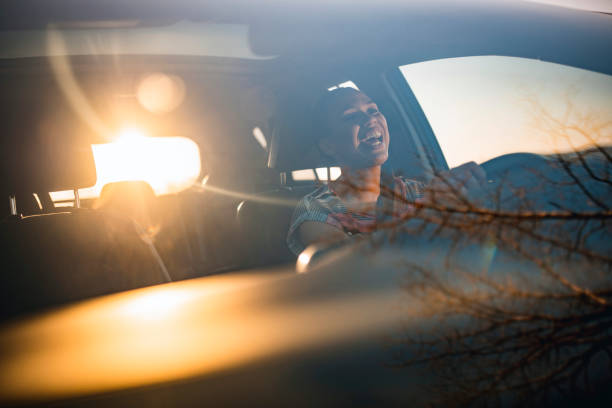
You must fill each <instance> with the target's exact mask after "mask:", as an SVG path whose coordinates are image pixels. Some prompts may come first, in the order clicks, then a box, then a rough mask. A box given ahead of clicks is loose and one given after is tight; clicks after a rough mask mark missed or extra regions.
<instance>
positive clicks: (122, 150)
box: [51, 128, 200, 201]
mask: <svg viewBox="0 0 612 408" xmlns="http://www.w3.org/2000/svg"><path fill="white" fill-rule="evenodd" d="M92 149H93V154H94V160H95V163H96V171H97V175H98V180H97V182H96V184H95V185H94V186H93V187H89V188H85V189H80V190H79V195H80V197H81V198H96V197H99V196H100V192H101V191H102V188H103V187H104V185H106V184H108V183H114V182H117V181H144V182H146V183H148V184H149V185H150V186H151V187H152V188H153V191H154V192H155V194H156V195H163V194H173V193H177V192H179V191H182V190H184V189H186V188H188V187H189V186H191V185H192V184H193V183H194V182H195V181H196V180H197V178H198V176H199V175H200V151H199V148H198V145H197V144H196V143H195V142H193V141H192V140H191V139H188V138H185V137H148V136H146V135H144V134H143V133H142V132H141V131H140V130H138V129H135V128H126V129H123V130H122V131H121V132H120V133H119V137H118V138H117V140H116V141H114V142H111V143H105V144H94V145H92ZM51 198H52V200H53V201H65V200H72V199H73V198H74V195H73V192H72V191H57V192H52V193H51Z"/></svg>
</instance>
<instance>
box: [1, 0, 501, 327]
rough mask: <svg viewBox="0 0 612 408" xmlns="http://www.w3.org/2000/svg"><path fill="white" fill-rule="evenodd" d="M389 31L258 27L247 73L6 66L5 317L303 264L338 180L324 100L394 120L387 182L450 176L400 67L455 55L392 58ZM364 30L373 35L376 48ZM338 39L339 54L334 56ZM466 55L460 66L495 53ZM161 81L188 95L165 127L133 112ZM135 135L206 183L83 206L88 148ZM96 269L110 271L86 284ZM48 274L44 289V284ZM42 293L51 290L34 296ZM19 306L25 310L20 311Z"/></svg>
mask: <svg viewBox="0 0 612 408" xmlns="http://www.w3.org/2000/svg"><path fill="white" fill-rule="evenodd" d="M311 12H312V10H311ZM451 12H452V10H451ZM379 17H380V19H378V20H377V19H373V20H372V21H370V22H368V23H367V24H365V25H364V24H360V25H359V26H358V27H352V28H351V30H352V31H351V30H349V31H347V32H346V33H342V31H341V28H342V27H340V26H338V24H337V23H336V21H334V20H333V19H331V20H330V21H327V20H325V19H320V20H316V19H315V20H313V21H317V24H322V29H321V30H318V29H317V26H316V24H315V25H313V24H303V25H302V26H300V27H297V28H296V29H295V30H293V32H292V36H291V38H283V36H282V32H283V31H284V30H286V28H287V27H285V26H283V24H280V23H279V22H278V21H276V22H275V24H273V25H271V26H268V21H267V20H265V19H264V20H262V21H260V22H259V24H251V25H250V27H249V36H248V40H249V46H250V48H251V49H252V51H253V53H254V55H256V56H258V57H256V58H251V59H245V58H230V57H222V56H214V55H212V56H195V55H194V56H188V55H147V54H146V53H145V54H143V55H121V54H120V55H103V54H102V55H99V54H92V55H73V56H70V58H69V64H68V66H69V67H68V69H65V70H64V71H61V70H59V71H58V66H59V67H62V66H64V65H66V58H62V57H61V56H51V57H46V56H30V57H27V58H3V59H2V60H1V61H0V71H1V73H2V74H1V75H0V81H2V88H3V89H4V90H5V92H3V94H2V96H1V98H2V100H1V102H0V103H1V105H2V109H3V113H4V115H3V116H4V117H5V123H7V128H6V131H5V136H4V137H3V138H2V143H3V152H4V157H3V170H2V174H3V177H2V180H3V186H2V189H3V190H2V191H3V192H4V195H5V197H6V198H5V199H6V200H7V206H6V207H5V208H6V209H7V211H6V212H5V217H4V219H3V221H2V223H1V228H0V229H1V231H2V236H3V244H4V245H3V251H4V253H5V256H6V257H10V258H7V259H11V264H13V265H15V264H16V265H22V267H23V270H24V271H23V272H15V274H16V278H15V279H11V280H9V281H8V284H7V285H5V286H3V289H2V290H3V291H4V293H5V294H6V296H3V299H4V300H3V302H6V303H7V304H9V303H11V304H15V305H17V303H19V306H18V308H19V310H11V309H10V308H9V309H6V310H9V311H8V312H7V313H8V316H13V315H14V314H15V313H17V312H20V313H21V312H24V313H25V312H29V311H31V310H34V309H36V308H40V307H44V306H48V305H51V304H58V303H63V302H67V301H72V300H76V299H83V298H86V297H90V296H94V295H100V294H103V293H110V292H115V291H120V290H125V289H129V288H136V287H141V286H146V285H150V284H155V283H161V282H165V281H168V280H181V279H187V278H192V277H198V276H204V275H209V274H216V273H221V272H227V271H233V270H240V269H244V268H252V267H264V266H265V267H268V266H272V265H280V264H287V263H292V262H294V261H295V256H294V255H293V254H291V253H290V252H289V250H288V248H287V246H286V244H285V236H286V232H287V229H288V225H289V221H290V218H291V214H292V212H293V208H294V206H295V204H296V203H297V201H298V200H299V199H300V198H301V197H303V196H304V195H305V194H307V193H309V192H310V191H312V190H314V189H315V188H316V187H317V185H318V183H321V182H325V179H326V178H327V179H329V175H330V169H331V168H333V167H334V166H335V165H336V163H333V162H331V161H330V160H329V159H328V158H325V157H323V155H321V154H320V152H318V150H317V149H316V147H315V146H313V143H312V138H311V137H310V135H309V133H310V129H311V125H312V124H311V123H310V117H309V112H310V108H311V106H312V104H313V102H314V101H315V100H316V98H317V97H318V96H319V95H320V94H321V93H322V92H324V91H325V90H326V89H328V88H330V87H333V86H338V85H339V84H342V83H345V82H346V81H352V83H354V84H356V85H357V86H358V87H359V88H360V89H362V90H363V91H364V92H365V93H367V94H368V95H369V96H371V97H372V98H373V100H375V101H376V102H377V103H378V105H379V107H380V109H381V110H382V111H383V112H384V114H385V116H386V117H387V120H388V123H389V128H390V134H391V135H392V141H391V146H390V159H389V160H388V162H387V163H386V164H385V166H386V167H387V170H388V171H392V172H394V173H395V174H399V175H404V176H408V177H411V178H416V179H420V180H422V181H426V180H427V179H428V178H429V177H431V173H432V171H434V170H446V169H447V165H446V161H445V159H444V156H443V155H442V152H441V150H440V147H439V146H438V144H437V142H436V139H435V136H434V135H433V132H432V129H431V127H430V125H429V123H428V122H427V120H426V119H425V116H424V114H423V112H422V110H421V108H420V107H419V104H418V103H417V101H416V98H415V96H414V94H413V93H412V91H411V89H410V87H409V85H408V84H407V83H406V81H405V80H404V78H403V77H402V76H401V73H400V72H399V70H398V69H397V67H398V66H399V65H401V64H406V63H407V62H410V61H408V60H409V59H412V60H415V61H418V60H425V59H434V58H437V57H442V56H444V57H449V56H452V52H450V54H449V49H453V48H452V47H453V46H454V44H453V42H452V41H451V42H450V43H448V44H444V46H441V47H439V48H435V47H431V48H430V49H427V50H425V49H420V48H418V47H417V48H416V49H415V48H414V45H413V44H412V43H406V44H398V46H397V49H395V50H394V51H393V52H389V50H388V47H386V46H385V44H388V43H389V42H390V41H394V40H395V39H396V38H397V36H398V35H400V36H402V35H407V36H409V35H410V32H411V31H410V30H411V27H404V25H403V24H397V23H399V22H400V21H399V20H398V19H397V18H395V17H393V16H392V15H391V14H387V15H384V18H385V19H383V18H382V17H383V15H382V14H381V16H379ZM436 18H437V17H436ZM440 18H444V16H442V17H440ZM221 20H222V19H221ZM381 21H386V24H382V23H381ZM173 23H175V22H174V21H164V22H162V23H160V24H162V25H163V24H173ZM462 24H463V23H462ZM464 24H469V21H467V22H466V23H464ZM387 26H388V27H389V28H388V29H387V28H386V27H387ZM398 27H401V28H399V30H400V31H398ZM323 28H324V29H323ZM369 30H376V31H377V33H378V35H377V36H368V34H367V33H368V31H369ZM330 32H332V33H334V34H335V35H334V36H333V37H332V38H333V41H332V40H330V41H325V40H324V37H325V36H326V35H328V34H329V33H330ZM508 32H512V31H511V30H510V31H508ZM326 33H327V34H326ZM470 35H471V34H470ZM501 35H505V34H503V33H502V34H501ZM356 38H358V39H359V41H357V40H356ZM466 44H469V45H466V46H465V47H467V48H465V47H464V48H462V49H461V50H460V51H454V52H456V53H461V55H472V54H473V55H478V54H482V53H488V54H491V53H494V52H495V50H494V49H490V48H486V46H483V45H481V44H479V43H474V45H472V43H469V42H467V41H466ZM483 47H485V48H483ZM363 49H367V50H368V52H367V59H366V60H364V52H363V51H362V50H363ZM408 55H410V58H408V57H407V56H408ZM62 64H63V65H62ZM64 68H65V67H64ZM156 72H161V73H165V74H169V75H173V76H176V77H178V78H180V80H181V81H182V82H183V83H184V86H185V97H184V100H183V101H182V103H181V104H180V105H179V106H178V107H177V108H176V109H174V110H172V111H171V112H165V113H163V114H156V113H152V112H150V111H147V110H146V109H143V107H142V106H140V105H139V103H138V100H137V98H136V97H135V96H134V87H135V84H137V83H138V81H139V80H140V79H141V78H142V77H143V76H144V75H147V74H150V73H156ZM92 112H93V113H95V115H92ZM92 116H95V117H92ZM126 121H128V122H130V123H145V124H146V128H147V132H148V134H150V136H153V137H157V136H162V137H168V136H182V137H186V138H189V139H191V140H193V141H194V142H195V143H196V144H197V146H198V148H199V154H200V158H201V171H200V175H199V177H198V179H197V181H196V182H195V183H193V185H192V186H191V187H190V188H188V189H185V190H183V191H180V192H177V193H173V194H165V195H160V194H156V193H155V192H153V191H152V190H151V188H150V186H147V185H146V184H143V183H142V182H139V181H138V180H126V181H119V182H115V183H111V184H109V185H107V186H105V187H104V190H103V191H102V193H101V195H100V197H97V198H84V197H83V198H80V197H79V196H78V194H76V192H77V190H78V189H79V188H84V187H90V186H92V185H93V184H95V181H96V180H95V177H94V173H95V166H94V163H93V160H92V157H91V150H90V149H87V146H88V145H92V144H100V143H106V142H108V138H107V135H104V134H103V133H104V132H100V129H99V128H100V123H102V124H103V125H104V126H105V127H106V128H108V129H114V130H116V129H119V128H120V127H121V126H122V125H123V124H124V123H125V122H126ZM255 129H257V130H258V132H259V134H260V138H259V140H258V139H257V138H256V137H253V135H254V131H255ZM261 138H263V139H264V140H263V143H262V141H261ZM305 169H306V170H308V169H311V170H312V172H311V174H312V175H313V176H314V177H312V178H311V179H310V180H300V179H297V178H294V177H293V176H292V175H293V172H294V171H298V170H305ZM315 169H320V170H322V171H323V173H321V174H323V175H325V174H327V176H326V177H321V176H320V172H318V171H315ZM60 190H73V191H75V194H74V198H72V199H71V200H68V201H67V202H64V203H63V204H64V206H61V207H60V206H58V203H57V202H55V203H54V202H53V200H52V199H51V197H50V194H49V193H51V192H54V191H60ZM66 205H68V206H66ZM64 229H68V230H69V231H71V232H70V233H66V232H63V231H64ZM117 230H121V231H128V230H129V232H122V233H117V232H116V231H117ZM151 231H154V233H152V232H151ZM88 239H92V240H94V241H96V243H95V246H97V247H99V251H98V252H96V253H95V254H94V253H91V254H90V253H89V251H86V250H85V248H86V247H92V246H94V244H89V243H88V242H89V241H88ZM122 240H127V241H126V242H129V243H124V242H123V241H122ZM58 246H60V247H61V248H60V247H58ZM124 252H125V253H124ZM60 254H61V255H60ZM77 255H78V256H77ZM96 257H104V259H105V262H106V264H108V265H107V266H103V265H105V263H102V262H100V261H99V260H98V258H96ZM51 258H52V259H53V261H51ZM119 258H121V259H122V261H121V262H126V263H127V265H129V267H126V268H127V269H129V273H126V272H125V271H124V272H118V270H119V269H122V270H123V269H125V268H122V267H120V264H121V262H119V261H118V260H117V259H119ZM91 263H93V264H96V265H99V267H100V268H99V269H100V271H98V272H93V271H91V270H90V269H88V268H86V265H88V264H91ZM133 264H137V265H138V267H133V266H132V265H133ZM43 265H44V267H43ZM45 269H46V270H45ZM115 269H116V270H117V271H115ZM38 270H40V271H44V274H45V275H48V276H47V277H46V278H45V277H43V276H38V275H36V276H34V275H33V274H34V271H38ZM27 271H30V272H27ZM88 273H95V274H96V277H95V278H88V277H87V274H88ZM29 274H30V275H29ZM41 279H43V280H44V279H48V282H49V284H48V285H46V284H45V285H40V284H37V287H38V288H39V289H40V291H39V292H36V291H29V288H31V287H32V286H34V285H32V284H31V283H32V282H33V281H37V282H38V283H40V282H39V281H40V280H41ZM102 281H104V282H102ZM77 282H79V283H78V284H77ZM77 288H78V289H77ZM55 292H57V293H55ZM67 292H70V293H69V294H68V293H67ZM24 293H28V296H30V297H31V301H27V302H26V301H20V302H14V298H15V297H23V296H25V295H24ZM16 307H17V306H16Z"/></svg>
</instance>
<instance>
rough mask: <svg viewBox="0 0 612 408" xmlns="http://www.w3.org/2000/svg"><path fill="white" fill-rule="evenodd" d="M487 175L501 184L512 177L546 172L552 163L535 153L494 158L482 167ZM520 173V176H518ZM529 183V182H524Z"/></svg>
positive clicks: (511, 154) (490, 180)
mask: <svg viewBox="0 0 612 408" xmlns="http://www.w3.org/2000/svg"><path fill="white" fill-rule="evenodd" d="M480 166H481V167H482V168H483V169H484V170H485V172H486V173H487V179H488V180H489V182H492V183H499V182H501V181H503V180H506V179H508V178H509V177H511V178H512V179H517V181H520V180H519V179H518V177H517V176H519V175H520V176H521V177H523V176H527V175H529V174H531V175H532V177H533V173H534V172H535V171H545V170H546V169H547V168H550V167H549V166H550V161H549V160H548V159H546V158H545V157H543V156H540V155H538V154H535V153H509V154H503V155H501V156H497V157H494V158H492V159H490V160H487V161H486V162H484V163H482V164H481V165H480ZM517 172H518V173H520V174H517ZM523 181H528V180H523Z"/></svg>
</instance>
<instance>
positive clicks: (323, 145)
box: [318, 138, 334, 157]
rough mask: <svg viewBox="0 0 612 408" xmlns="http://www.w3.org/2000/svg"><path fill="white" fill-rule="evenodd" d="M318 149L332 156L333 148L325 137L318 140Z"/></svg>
mask: <svg viewBox="0 0 612 408" xmlns="http://www.w3.org/2000/svg"><path fill="white" fill-rule="evenodd" d="M318 146H319V150H321V152H323V154H325V155H327V156H331V157H333V156H334V148H333V146H332V144H331V143H330V142H329V140H328V139H327V138H322V139H320V140H319V142H318Z"/></svg>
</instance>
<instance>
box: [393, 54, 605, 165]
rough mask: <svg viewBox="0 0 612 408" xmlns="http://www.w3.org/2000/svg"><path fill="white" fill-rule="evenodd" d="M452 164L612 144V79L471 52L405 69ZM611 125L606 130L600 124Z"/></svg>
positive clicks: (530, 61) (560, 66)
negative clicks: (592, 141)
mask: <svg viewBox="0 0 612 408" xmlns="http://www.w3.org/2000/svg"><path fill="white" fill-rule="evenodd" d="M400 69H401V71H402V73H403V74H404V77H405V78H406V79H407V80H408V83H409V84H410V86H411V88H412V90H413V92H414V93H415V95H416V97H417V99H418V100H419V102H420V104H421V107H422V108H423V110H424V112H425V115H426V116H427V118H428V120H429V123H430V125H431V127H432V129H433V131H434V133H435V135H436V137H437V139H438V142H439V144H440V147H441V148H442V151H443V153H444V155H445V157H446V159H447V162H448V164H449V166H450V167H455V166H457V165H460V164H462V163H464V162H467V161H472V160H473V161H476V162H478V163H482V162H483V161H486V160H488V159H490V158H493V157H496V156H499V155H502V154H505V153H513V152H533V153H554V152H557V151H561V152H564V151H571V150H572V149H573V147H579V148H580V147H583V146H584V145H586V144H588V143H589V141H587V140H585V138H584V137H583V136H582V135H580V134H579V133H578V132H575V131H568V129H570V127H571V126H577V127H579V128H580V129H584V130H586V131H587V132H588V133H589V135H591V136H593V137H597V138H598V142H599V143H600V144H602V145H612V76H609V75H604V74H599V73H595V72H592V71H587V70H583V69H577V68H573V67H568V66H564V65H559V64H553V63H548V62H543V61H536V60H528V59H523V58H514V57H497V56H484V57H466V58H450V59H444V60H435V61H427V62H422V63H417V64H410V65H406V66H403V67H401V68H400ZM604 124H607V126H604V127H602V128H598V126H600V125H604Z"/></svg>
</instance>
